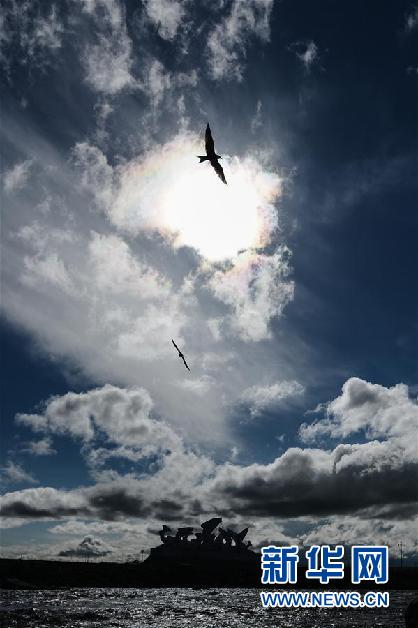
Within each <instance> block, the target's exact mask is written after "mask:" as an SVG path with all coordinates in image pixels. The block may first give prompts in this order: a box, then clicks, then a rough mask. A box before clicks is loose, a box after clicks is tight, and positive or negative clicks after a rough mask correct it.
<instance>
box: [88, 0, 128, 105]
mask: <svg viewBox="0 0 418 628" xmlns="http://www.w3.org/2000/svg"><path fill="white" fill-rule="evenodd" d="M83 9H84V11H85V12H86V13H87V14H89V15H90V16H91V18H92V20H93V24H94V27H95V30H96V37H97V43H96V44H90V43H89V44H87V45H86V47H85V50H84V55H83V61H84V65H85V70H86V81H87V82H88V83H89V84H90V86H91V87H92V88H93V89H94V90H96V91H97V92H99V93H102V94H109V95H115V94H117V93H119V92H121V91H122V90H124V89H126V88H132V87H136V86H137V82H136V80H135V79H134V77H133V75H132V63H133V59H132V41H131V39H130V37H129V34H128V31H127V28H126V21H125V11H124V7H123V5H122V4H121V3H120V2H119V1H118V0H84V1H83Z"/></svg>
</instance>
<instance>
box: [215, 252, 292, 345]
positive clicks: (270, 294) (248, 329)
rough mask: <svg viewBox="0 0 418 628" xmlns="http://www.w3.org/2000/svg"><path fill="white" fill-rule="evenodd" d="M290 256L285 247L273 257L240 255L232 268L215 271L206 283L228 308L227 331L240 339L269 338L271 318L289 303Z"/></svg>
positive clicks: (290, 293) (290, 287) (290, 284)
mask: <svg viewBox="0 0 418 628" xmlns="http://www.w3.org/2000/svg"><path fill="white" fill-rule="evenodd" d="M289 257H290V251H289V250H288V249H287V247H279V248H278V249H277V251H276V252H275V253H274V254H273V255H264V254H256V255H253V254H251V253H243V254H242V255H240V256H238V257H237V258H236V259H235V260H234V262H233V265H232V267H231V268H229V269H226V270H217V271H215V273H214V274H213V275H212V276H211V277H210V279H209V280H208V287H209V288H210V290H211V291H212V292H213V294H214V295H215V296H216V297H217V298H218V299H220V300H221V301H223V302H224V303H226V304H227V305H229V306H231V308H232V310H233V312H232V314H230V315H229V319H228V321H229V326H230V330H231V331H232V332H233V333H236V334H237V335H238V336H239V337H240V338H241V339H242V340H244V341H247V342H248V341H253V342H258V341H260V340H264V339H266V338H270V337H271V334H270V328H269V323H270V321H271V319H272V318H273V317H274V316H279V315H280V314H281V313H282V311H283V309H284V307H285V306H286V305H287V303H289V301H291V300H292V298H293V290H294V284H293V281H291V280H289V279H288V275H289V274H290V265H289Z"/></svg>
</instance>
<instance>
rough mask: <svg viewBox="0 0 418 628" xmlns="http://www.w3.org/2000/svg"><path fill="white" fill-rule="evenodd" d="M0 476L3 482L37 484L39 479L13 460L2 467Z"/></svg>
mask: <svg viewBox="0 0 418 628" xmlns="http://www.w3.org/2000/svg"><path fill="white" fill-rule="evenodd" d="M0 478H1V482H2V483H3V484H36V483H37V481H38V480H36V479H35V478H34V477H33V475H31V474H30V473H28V472H27V471H25V470H24V469H23V468H22V467H21V466H20V465H18V464H16V463H15V462H12V460H9V462H7V463H6V464H5V466H4V467H0Z"/></svg>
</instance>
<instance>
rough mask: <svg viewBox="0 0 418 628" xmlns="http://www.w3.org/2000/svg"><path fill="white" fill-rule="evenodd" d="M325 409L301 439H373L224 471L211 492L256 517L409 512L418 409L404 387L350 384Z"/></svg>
mask: <svg viewBox="0 0 418 628" xmlns="http://www.w3.org/2000/svg"><path fill="white" fill-rule="evenodd" d="M326 407H327V414H328V418H326V419H323V420H322V421H318V422H314V423H313V424H312V425H306V424H303V425H302V427H301V430H300V432H301V436H302V438H303V439H304V440H314V439H315V438H317V437H319V436H323V435H324V434H329V435H331V436H332V437H338V438H340V437H346V436H351V435H353V434H355V433H356V432H358V431H360V430H362V431H364V432H365V436H366V438H367V439H374V440H368V441H367V442H365V443H359V444H357V443H356V444H353V443H349V444H348V443H347V444H343V443H341V444H339V445H337V446H336V447H335V449H333V450H325V449H301V448H290V449H288V450H287V451H286V452H285V453H284V454H283V455H282V456H280V457H278V458H276V460H274V461H273V462H272V463H271V464H268V465H259V464H254V465H251V466H249V467H246V468H243V467H238V466H233V465H227V466H225V467H224V468H222V469H220V471H219V474H217V477H216V478H215V479H214V487H213V489H214V490H215V491H217V492H218V493H221V494H225V495H226V496H227V498H228V499H230V502H231V503H232V504H233V506H232V507H233V509H234V510H235V511H238V512H240V513H241V514H244V513H247V514H252V515H259V516H267V515H271V516H273V515H279V514H281V515H282V516H303V515H311V516H312V515H317V516H318V515H331V514H336V513H341V514H342V513H350V512H351V513H353V512H356V511H365V510H367V511H368V512H369V516H371V512H372V511H373V510H374V511H375V512H381V508H382V507H384V506H388V505H393V509H394V511H396V510H397V509H399V508H402V507H404V506H405V507H408V505H411V506H412V505H415V506H416V505H417V501H418V494H417V491H416V485H417V480H418V453H417V448H416V442H417V438H418V420H417V419H418V413H417V410H418V407H417V404H416V403H415V402H413V401H412V400H410V399H409V398H408V391H407V387H406V386H404V385H402V384H398V385H397V386H394V387H393V388H389V389H388V388H385V387H384V386H381V385H376V384H370V383H368V382H365V381H363V380H360V379H359V378H351V379H349V380H347V382H345V384H344V386H343V391H342V394H341V395H340V396H339V397H337V398H336V399H334V400H333V401H331V402H329V403H328V404H327V406H326ZM378 438H381V439H382V440H377V439H378Z"/></svg>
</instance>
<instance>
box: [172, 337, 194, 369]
mask: <svg viewBox="0 0 418 628" xmlns="http://www.w3.org/2000/svg"><path fill="white" fill-rule="evenodd" d="M171 342H172V343H173V345H174V346H175V348H176V349H177V351H178V353H179V358H180V359H181V360H183V362H184V366H185V367H186V369H187V370H188V371H190V369H189V365H188V364H187V362H186V360H185V358H184V354H183V353H182V352H181V351H180V349H179V348H178V346H177V345H176V343H175V342H174V340H171Z"/></svg>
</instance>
